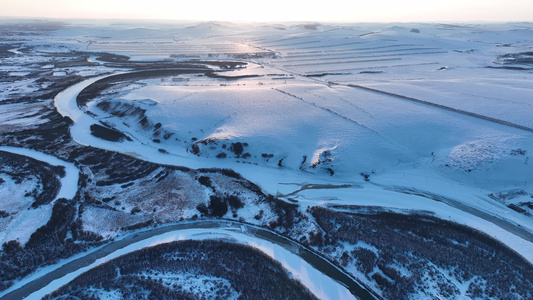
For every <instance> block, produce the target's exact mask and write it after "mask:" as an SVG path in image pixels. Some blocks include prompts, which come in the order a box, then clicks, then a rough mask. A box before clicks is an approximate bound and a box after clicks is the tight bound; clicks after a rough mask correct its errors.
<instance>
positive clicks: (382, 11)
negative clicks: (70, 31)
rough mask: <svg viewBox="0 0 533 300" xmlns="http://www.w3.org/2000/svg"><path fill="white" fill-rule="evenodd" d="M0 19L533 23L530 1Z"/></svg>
mask: <svg viewBox="0 0 533 300" xmlns="http://www.w3.org/2000/svg"><path fill="white" fill-rule="evenodd" d="M0 16H4V17H45V18H67V19H94V18H96V19H164V20H199V21H245V22H249V21H259V22H281V21H317V22H333V23H335V22H441V21H447V22H472V21H486V22H491V21H492V22H502V21H503V22H505V21H533V0H365V1H360V0H321V1H315V0H268V1H251V0H186V1H183V0H182V1H179V0H149V1H141V0H83V1H79V0H0Z"/></svg>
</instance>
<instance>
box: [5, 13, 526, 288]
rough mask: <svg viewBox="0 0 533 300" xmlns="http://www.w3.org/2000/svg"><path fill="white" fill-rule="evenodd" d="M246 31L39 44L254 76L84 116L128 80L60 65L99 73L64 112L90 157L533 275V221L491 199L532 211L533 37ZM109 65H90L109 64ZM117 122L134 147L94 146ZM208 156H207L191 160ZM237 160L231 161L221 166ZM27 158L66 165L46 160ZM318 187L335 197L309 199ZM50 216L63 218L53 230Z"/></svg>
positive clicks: (118, 97) (129, 90)
mask: <svg viewBox="0 0 533 300" xmlns="http://www.w3.org/2000/svg"><path fill="white" fill-rule="evenodd" d="M243 28H244V27H243V26H241V25H240V24H230V23H222V24H218V23H204V24H200V25H194V26H189V27H184V28H183V29H180V30H152V29H139V28H130V27H127V26H124V28H118V29H117V28H102V27H95V28H91V27H86V28H83V27H80V28H76V27H75V26H72V27H70V28H65V29H61V30H58V31H55V32H54V33H53V36H54V37H53V38H54V40H55V41H57V43H56V45H55V46H53V47H52V48H53V49H50V48H49V47H42V46H41V45H42V44H43V41H39V40H38V39H36V40H34V41H32V42H28V43H30V44H33V46H35V47H36V48H37V49H40V51H68V50H66V49H78V50H83V51H86V50H87V51H93V52H95V57H96V53H98V52H101V51H106V52H110V53H115V54H121V55H127V56H129V57H131V59H132V60H147V61H151V60H160V59H166V60H171V61H178V62H179V61H185V60H189V59H191V58H192V59H207V60H210V59H214V60H221V59H222V60H223V59H231V60H236V59H238V60H241V61H245V62H246V63H247V65H246V67H243V68H241V69H238V70H235V71H231V72H222V71H220V72H218V73H217V74H219V75H223V76H228V77H229V76H236V77H235V79H223V78H210V77H206V76H197V75H192V74H185V75H180V76H179V78H176V77H164V78H160V79H139V80H135V81H134V82H130V83H127V84H123V85H121V86H117V87H113V89H112V90H111V91H109V92H110V93H109V94H108V95H105V94H104V95H103V96H102V97H100V98H98V99H95V100H94V101H93V102H92V103H91V102H90V103H88V105H87V107H86V108H85V110H81V109H80V107H78V105H77V103H76V97H77V95H78V93H79V92H80V91H81V90H82V89H83V88H85V87H87V86H89V85H91V84H92V83H94V82H96V81H97V80H99V79H102V78H105V77H107V76H112V75H116V74H119V72H117V71H116V70H115V69H114V68H113V67H103V66H98V67H69V68H56V69H57V70H56V71H54V76H56V75H57V76H59V75H68V74H79V75H82V76H96V77H92V78H89V79H87V80H85V81H83V82H81V83H79V84H76V85H74V86H72V87H70V88H68V89H67V90H65V91H63V92H62V93H60V94H59V95H58V96H57V97H56V98H55V99H54V105H55V107H56V108H57V110H58V111H59V112H60V113H61V115H63V116H67V117H69V118H70V119H72V120H73V121H74V125H72V126H71V128H70V131H71V134H72V137H73V138H74V140H75V141H77V142H78V143H80V144H82V145H87V146H92V147H98V148H102V149H106V150H111V151H117V152H121V153H125V154H128V155H132V156H134V157H138V158H141V159H143V160H147V161H152V162H156V163H161V164H167V165H168V164H170V165H176V166H186V167H189V168H212V167H218V168H229V169H233V170H235V171H237V172H239V173H241V174H242V175H243V176H244V177H245V178H247V179H249V180H251V181H252V182H254V183H256V184H258V185H259V186H260V187H261V188H262V189H263V190H264V191H266V192H268V193H270V194H273V195H277V196H279V197H281V198H283V199H291V200H292V201H297V202H298V203H299V204H300V205H301V206H302V210H305V208H306V207H310V206H316V205H323V206H326V207H328V206H329V207H331V206H332V205H360V206H379V207H382V208H383V209H385V210H391V211H399V212H413V211H415V212H416V211H424V212H426V213H429V214H434V215H436V216H438V217H440V218H442V219H446V220H451V221H454V222H457V223H461V224H465V225H467V226H470V227H472V228H475V229H478V230H480V231H482V232H484V233H486V234H488V235H490V236H492V237H494V238H496V239H498V240H500V241H501V242H503V243H504V244H506V245H508V246H509V247H510V248H512V249H514V250H515V251H517V252H518V253H519V254H520V255H522V256H523V257H524V258H526V259H527V260H528V261H530V262H533V239H532V238H531V236H532V233H533V222H532V219H531V216H528V215H525V214H520V213H519V212H517V211H515V210H512V209H510V208H509V207H508V206H507V205H508V204H509V203H510V202H506V201H507V200H504V201H503V202H498V201H495V200H494V199H492V198H491V197H489V195H490V194H494V193H509V192H511V191H514V190H521V191H523V192H524V193H523V195H522V196H521V197H520V198H518V199H514V200H513V201H514V202H513V203H520V202H528V201H531V195H533V169H532V168H531V162H530V161H529V156H530V155H531V153H533V134H532V132H533V130H532V128H533V123H532V122H531V116H532V115H533V102H532V101H533V100H532V98H531V96H530V95H532V94H533V88H532V87H533V85H532V77H531V74H532V73H531V72H532V71H531V65H527V64H517V63H511V64H509V63H508V62H506V61H505V57H506V56H505V55H507V54H517V53H525V52H528V51H531V50H532V46H531V45H533V34H532V32H533V26H531V24H527V23H517V24H497V25H475V24H465V25H460V26H459V25H446V24H397V25H390V24H361V25H358V26H338V25H334V24H329V25H328V24H326V25H320V26H318V28H314V29H313V28H312V26H307V27H306V26H302V25H298V24H294V25H276V26H271V25H265V26H259V25H257V26H254V27H246V29H243ZM94 40H97V41H96V42H95V41H94ZM40 47H41V48H40ZM14 51H15V50H14ZM13 53H15V54H17V52H13ZM19 54H20V52H19ZM19 54H17V55H19ZM95 57H91V58H89V60H88V61H89V62H96V59H95ZM45 67H46V68H48V66H45ZM43 68H44V67H43ZM513 68H515V69H513ZM516 68H521V69H516ZM8 71H9V72H11V73H10V76H23V75H25V73H24V71H16V70H8ZM102 74H105V75H102ZM250 75H251V76H250ZM239 76H240V77H239ZM247 76H250V77H247ZM24 84H25V85H27V83H24ZM20 88H24V86H22V85H21V87H20ZM6 93H7V92H6ZM409 98H412V99H415V100H417V101H411V100H409ZM103 100H105V101H111V102H113V103H128V104H130V103H132V104H133V105H134V106H136V107H140V108H142V109H145V110H146V115H147V117H148V118H149V120H150V121H151V122H153V123H154V124H155V123H160V124H161V128H163V129H165V130H166V131H167V132H169V133H172V137H171V138H170V139H168V140H163V141H155V140H154V137H153V136H152V135H151V132H147V131H146V130H144V129H142V128H141V127H139V126H137V124H135V119H133V118H131V119H129V118H128V117H124V118H117V117H115V116H112V115H110V114H108V113H106V112H105V111H102V110H101V109H99V108H98V107H97V103H98V101H103ZM87 112H90V113H87ZM10 119H11V116H4V120H6V121H10ZM34 122H40V120H38V119H35V120H34ZM102 122H105V124H107V126H110V127H112V128H114V129H116V130H119V131H121V132H123V133H124V134H126V135H127V136H128V137H131V141H127V140H125V141H122V142H111V141H105V140H102V139H99V138H97V137H95V136H94V135H92V134H91V130H90V126H91V125H93V124H102ZM199 141H200V142H201V141H204V142H205V144H199V143H198V142H199ZM235 143H242V144H244V143H246V144H247V146H246V147H245V149H244V152H245V153H249V154H250V156H249V157H248V158H245V157H243V156H242V155H238V154H237V155H235V154H233V153H231V152H230V151H229V148H230V145H232V144H235ZM195 144H196V145H200V147H201V150H200V155H199V156H197V155H195V154H193V153H192V152H191V149H192V145H195ZM223 145H224V146H223ZM162 150H164V151H162ZM17 151H19V150H17ZM163 152H164V153H163ZM18 153H19V154H22V153H21V152H18ZM221 153H224V154H226V158H224V159H221V158H217V156H218V155H219V154H221ZM263 154H264V155H263ZM23 155H28V156H31V157H34V158H37V159H40V160H43V161H47V162H49V163H50V164H54V165H64V164H62V163H60V162H57V161H56V162H53V161H51V160H50V159H51V158H45V157H41V158H39V156H38V155H39V153H36V152H31V153H27V154H23ZM63 163H64V162H63ZM64 166H65V167H66V168H67V165H64ZM70 168H72V166H70ZM71 172H74V170H71ZM332 173H333V174H332ZM67 174H70V173H69V172H68V168H67ZM72 174H74V173H72ZM75 174H78V173H77V170H76V172H75ZM76 176H77V175H73V176H71V175H68V176H66V177H65V178H64V179H62V189H61V192H60V193H63V194H62V195H63V196H62V197H65V198H68V199H70V198H72V197H73V195H74V194H71V193H72V191H71V190H65V189H64V188H67V187H77V184H75V183H77V177H76ZM66 180H68V182H66ZM310 184H315V185H321V186H327V188H318V189H302V187H305V186H308V185H310ZM335 186H337V187H338V188H334V187H335ZM332 187H333V188H332ZM300 189H301V190H300ZM406 190H407V191H411V194H408V193H405V191H406ZM412 191H416V192H418V194H413V193H412ZM74 193H75V191H74ZM69 195H70V196H69ZM289 195H290V196H289ZM58 197H59V196H58ZM435 199H447V200H445V201H440V200H435ZM457 203H458V204H460V205H457ZM49 208H50V211H51V206H50V207H49ZM47 216H48V217H47ZM494 218H496V219H497V220H496V221H495V219H494ZM47 219H49V212H47V213H46V214H45V215H44V216H43V217H42V218H41V219H40V220H41V221H42V222H46V220H47ZM42 222H41V223H42ZM41 225H42V224H41ZM39 226H40V225H39ZM39 226H38V227H39ZM38 227H32V230H35V229H36V228H38ZM30 231H31V230H29V231H23V232H26V234H24V236H26V237H27V238H29V235H28V234H31V232H30ZM224 234H225V235H227V234H228V233H227V232H225V233H224ZM211 237H213V235H210V234H207V235H205V238H211ZM19 238H20V239H21V240H24V238H22V237H19ZM176 238H178V239H179V237H177V236H176V235H173V236H169V237H168V240H173V239H176ZM202 238H204V237H203V236H202ZM232 238H236V237H233V236H232ZM10 239H12V237H11V235H10V238H9V239H6V240H10ZM239 239H240V242H243V243H250V241H248V240H246V241H245V240H243V239H241V238H240V237H239ZM26 240H27V239H26ZM145 246H146V247H147V246H149V245H148V244H142V245H141V244H139V245H137V246H136V247H137V248H136V249H139V248H141V247H145ZM258 247H259V246H258ZM261 247H262V246H261ZM267 248H268V247H267ZM132 249H133V248H132ZM265 249H266V248H265ZM268 249H270V248H268ZM132 251H133V250H132ZM265 251H266V250H265ZM268 251H270V250H268ZM268 251H267V252H268ZM276 259H277V258H276ZM284 265H286V266H288V268H289V269H291V268H292V267H291V264H290V263H285V264H284ZM304 277H305V276H304ZM304 283H306V281H305V280H304ZM306 285H307V283H306ZM56 287H57V286H56ZM52 289H53V287H52ZM317 289H318V290H320V288H319V287H318V288H317ZM317 293H318V292H317ZM320 295H322V294H320ZM331 295H333V296H332V298H336V297H335V296H338V295H337V294H335V293H333V294H331Z"/></svg>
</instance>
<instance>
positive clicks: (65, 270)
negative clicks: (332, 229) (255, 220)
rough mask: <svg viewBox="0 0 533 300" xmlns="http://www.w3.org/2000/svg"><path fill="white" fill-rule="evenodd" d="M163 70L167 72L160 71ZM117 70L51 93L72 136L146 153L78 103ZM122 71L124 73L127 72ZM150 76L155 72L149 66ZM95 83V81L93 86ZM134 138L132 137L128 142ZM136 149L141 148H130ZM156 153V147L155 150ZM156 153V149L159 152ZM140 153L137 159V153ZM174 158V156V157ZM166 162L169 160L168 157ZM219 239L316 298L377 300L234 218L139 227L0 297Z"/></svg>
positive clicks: (307, 253)
mask: <svg viewBox="0 0 533 300" xmlns="http://www.w3.org/2000/svg"><path fill="white" fill-rule="evenodd" d="M175 71H176V73H180V74H183V73H188V72H191V71H192V72H196V73H197V72H198V70H183V69H181V70H175ZM165 72H167V73H168V72H169V71H168V70H165ZM124 74H125V73H121V74H108V75H104V76H100V77H94V78H90V79H87V80H85V81H83V82H80V83H78V84H76V85H73V86H71V87H69V88H67V89H66V90H64V91H63V92H61V93H60V94H58V96H57V97H56V99H55V101H54V104H55V106H56V108H57V110H58V111H59V113H60V114H61V115H63V116H67V117H69V118H71V119H72V120H73V121H74V124H73V125H72V127H71V135H72V137H73V139H74V140H75V141H77V142H78V143H80V144H84V145H91V146H95V147H99V148H103V149H106V150H109V151H118V152H122V153H132V152H131V151H134V152H133V153H135V154H137V155H136V156H142V157H149V156H150V153H151V152H150V151H151V150H155V149H150V147H146V145H138V144H137V145H136V146H137V148H140V149H136V147H135V146H134V147H133V148H132V147H131V146H133V144H130V143H128V145H124V144H122V145H121V143H113V142H108V141H103V140H100V139H97V138H95V137H93V136H92V135H90V134H89V133H88V130H87V129H88V128H89V126H90V125H91V124H94V123H97V122H98V121H97V120H95V119H93V118H92V117H91V116H90V115H88V114H86V113H85V112H84V111H83V110H82V109H80V107H79V106H78V101H77V100H78V95H79V94H80V92H82V91H83V90H84V89H86V88H87V87H89V86H91V85H93V84H94V83H96V82H100V83H101V82H102V81H104V80H108V79H110V80H113V77H116V76H121V77H123V76H125V75H124ZM126 74H127V73H126ZM131 74H133V72H132V73H131ZM147 74H150V75H151V76H153V74H154V71H150V73H147ZM135 77H136V78H138V77H143V72H135ZM93 87H94V86H93ZM133 143H135V142H133ZM136 150H140V151H139V152H142V155H139V154H140V153H137V152H135V151H136ZM154 154H157V151H155V152H154ZM159 155H160V154H159ZM142 157H141V158H142ZM174 160H175V161H174ZM174 160H173V161H172V162H171V163H172V164H176V165H185V166H187V167H192V168H197V167H201V166H202V163H200V165H197V164H198V163H197V162H195V160H194V159H193V158H189V157H177V156H176V157H174ZM167 163H168V161H167ZM221 238H222V239H223V240H225V241H227V240H230V241H233V242H236V243H242V244H247V245H250V246H252V247H254V248H256V249H258V250H260V251H262V252H264V253H265V254H267V255H269V256H271V257H272V258H273V259H275V260H277V261H278V262H280V263H281V264H282V265H283V266H284V267H285V268H286V269H287V270H288V271H289V272H290V273H291V274H292V276H294V277H295V278H298V279H299V280H300V281H301V282H302V283H303V284H304V285H305V286H307V287H308V288H309V290H310V291H311V292H312V293H313V294H315V295H316V296H317V297H319V298H321V299H354V298H358V299H376V296H375V295H374V294H373V293H372V292H370V291H368V290H367V289H366V288H364V287H363V286H362V285H361V284H359V283H358V282H357V281H356V279H354V278H353V277H351V276H350V275H348V274H347V273H346V272H344V271H342V270H341V269H339V268H338V267H337V266H335V265H334V264H332V263H331V262H330V261H328V260H327V259H325V258H324V257H322V256H320V255H318V254H317V253H315V252H313V251H311V250H309V249H307V248H305V247H304V246H302V245H300V244H298V243H297V242H295V241H292V240H290V239H287V238H285V237H282V236H280V235H278V234H276V233H275V232H272V231H269V230H267V229H264V228H260V227H255V226H252V225H249V224H244V223H238V222H233V221H199V222H188V223H180V224H172V225H167V226H162V227H158V228H155V229H151V230H146V231H139V232H136V233H132V234H129V235H125V236H122V237H120V238H119V239H117V240H115V241H113V242H110V243H108V244H106V245H104V246H102V247H100V248H96V249H93V250H91V251H89V252H87V253H82V254H80V255H77V256H76V257H75V258H71V259H68V260H66V261H64V262H63V263H61V264H58V265H55V266H50V267H46V268H43V269H41V270H39V271H37V272H36V273H35V274H33V275H30V277H28V278H26V279H23V280H22V281H20V282H19V283H17V284H15V285H14V286H12V287H11V288H9V289H8V290H6V291H4V292H2V293H0V299H2V300H4V299H6V300H7V299H40V298H41V297H42V296H43V295H46V294H48V293H50V292H53V291H54V290H56V289H58V288H59V287H61V286H62V285H65V284H67V283H68V282H70V281H71V280H73V279H74V278H75V277H76V276H78V275H80V274H82V273H83V272H86V271H87V270H90V269H91V268H94V267H96V266H98V265H100V264H102V263H105V262H106V261H109V260H111V259H113V258H116V257H118V256H120V255H124V254H127V253H131V252H133V251H137V250H140V249H142V248H146V247H151V246H154V245H157V244H161V243H168V242H172V241H177V240H186V239H192V240H195V239H196V240H198V239H200V240H201V239H221Z"/></svg>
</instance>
